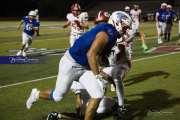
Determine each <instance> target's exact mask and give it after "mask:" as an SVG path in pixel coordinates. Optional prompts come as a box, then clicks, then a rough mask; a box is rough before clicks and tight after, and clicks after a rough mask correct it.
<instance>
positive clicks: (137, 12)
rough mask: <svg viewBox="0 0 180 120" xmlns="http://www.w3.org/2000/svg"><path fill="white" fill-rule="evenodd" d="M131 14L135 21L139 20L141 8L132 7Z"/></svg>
mask: <svg viewBox="0 0 180 120" xmlns="http://www.w3.org/2000/svg"><path fill="white" fill-rule="evenodd" d="M130 14H131V17H132V19H133V21H134V22H139V17H140V14H141V9H138V10H134V9H132V10H131V11H130Z"/></svg>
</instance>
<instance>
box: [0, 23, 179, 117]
mask: <svg viewBox="0 0 180 120" xmlns="http://www.w3.org/2000/svg"><path fill="white" fill-rule="evenodd" d="M17 23H18V22H17V21H8V22H0V26H4V25H6V26H7V27H6V28H0V55H12V53H9V52H8V50H12V49H19V48H20V45H21V32H20V31H18V32H17V31H15V30H16V29H15V26H16V24H17ZM59 24H63V22H58V21H55V22H48V21H42V22H41V25H43V26H44V25H49V26H54V25H59ZM12 26H14V27H12ZM68 31H69V30H68V29H66V30H53V29H49V28H47V27H42V28H41V33H40V34H41V36H39V37H37V38H36V39H35V40H34V41H33V44H32V47H34V48H48V49H63V48H67V47H68V41H69V35H68ZM141 31H143V32H144V33H145V34H146V37H155V35H156V30H155V24H154V23H151V22H147V23H142V24H141ZM172 39H173V41H171V42H170V43H165V44H174V43H175V42H176V41H177V23H175V25H174V28H173V38H172ZM147 44H148V46H149V47H150V48H151V47H154V46H157V44H156V38H151V39H148V40H147ZM140 45H141V44H140V41H136V42H135V44H134V55H133V58H134V59H138V58H142V57H149V56H153V55H157V54H153V53H147V54H145V53H144V52H143V51H142V49H141V48H140ZM60 57H61V56H48V57H46V61H45V63H42V64H36V65H28V64H25V65H0V86H3V85H7V84H13V83H17V82H22V81H28V80H33V79H38V78H43V77H48V76H54V75H57V72H58V63H59V60H60ZM179 71H180V54H174V55H168V56H164V57H158V58H154V59H149V60H143V61H137V62H133V67H132V70H131V71H130V73H129V74H128V76H127V78H126V80H125V81H124V84H125V99H126V100H125V103H126V106H127V108H128V112H127V115H126V119H127V120H131V119H132V120H179V119H180V115H179V114H178V113H179V112H180V92H179V91H180V84H179V78H180V74H179ZM55 80H56V78H52V79H47V80H44V81H39V82H35V83H28V84H23V85H18V86H13V87H7V88H1V89H0V111H1V112H0V120H41V119H42V117H43V116H46V115H47V113H48V112H50V111H61V112H63V111H66V112H73V111H75V110H74V96H73V94H72V93H71V92H70V93H68V95H66V97H65V99H64V100H63V101H62V102H59V103H53V102H50V101H45V100H40V101H39V102H38V103H36V104H35V105H34V106H33V108H32V109H31V110H26V108H25V101H26V99H27V97H28V95H29V93H30V91H31V89H32V88H33V87H37V88H39V89H46V88H53V87H54V85H55ZM113 94H114V93H110V92H108V95H113ZM106 120H112V117H109V118H107V119H106Z"/></svg>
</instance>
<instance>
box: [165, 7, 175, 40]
mask: <svg viewBox="0 0 180 120" xmlns="http://www.w3.org/2000/svg"><path fill="white" fill-rule="evenodd" d="M176 18H177V15H176V13H175V12H174V11H173V10H172V6H171V5H167V14H166V30H165V34H164V39H165V40H166V41H170V38H171V30H172V26H173V21H174V20H175V19H176Z"/></svg>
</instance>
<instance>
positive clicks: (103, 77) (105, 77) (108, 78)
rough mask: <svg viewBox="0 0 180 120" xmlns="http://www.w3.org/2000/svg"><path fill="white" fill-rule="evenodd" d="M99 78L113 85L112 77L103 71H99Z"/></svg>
mask: <svg viewBox="0 0 180 120" xmlns="http://www.w3.org/2000/svg"><path fill="white" fill-rule="evenodd" d="M100 76H101V77H102V79H104V80H106V81H108V82H110V83H112V84H114V81H113V79H112V77H111V76H109V75H108V74H106V73H105V72H104V71H102V70H100Z"/></svg>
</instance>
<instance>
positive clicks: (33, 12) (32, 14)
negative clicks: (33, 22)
mask: <svg viewBox="0 0 180 120" xmlns="http://www.w3.org/2000/svg"><path fill="white" fill-rule="evenodd" d="M28 15H29V16H36V12H35V11H33V10H31V11H30V12H29V13H28Z"/></svg>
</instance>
